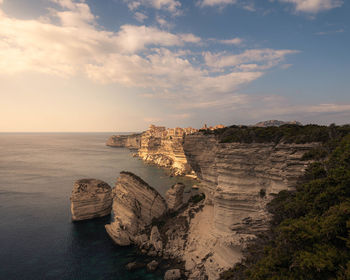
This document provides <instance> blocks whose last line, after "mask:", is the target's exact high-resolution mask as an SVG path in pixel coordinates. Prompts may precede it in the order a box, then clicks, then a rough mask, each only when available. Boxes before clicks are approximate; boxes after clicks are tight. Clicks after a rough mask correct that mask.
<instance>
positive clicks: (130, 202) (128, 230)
mask: <svg viewBox="0 0 350 280" xmlns="http://www.w3.org/2000/svg"><path fill="white" fill-rule="evenodd" d="M113 194H114V200H113V214H114V221H113V222H112V223H111V224H108V225H106V226H105V227H106V230H107V233H108V234H109V236H110V237H111V238H112V239H113V240H114V242H115V243H116V244H118V245H120V246H127V245H130V244H132V243H134V242H135V240H136V237H137V236H138V235H139V233H140V232H141V231H142V230H144V229H145V227H146V226H148V225H150V224H151V223H152V220H153V219H157V218H159V217H161V216H162V215H163V214H164V213H165V212H166V209H167V206H166V202H165V200H164V198H163V197H161V196H160V194H159V193H158V192H157V191H156V190H155V189H154V188H152V187H151V186H149V185H148V184H147V183H146V182H144V181H143V180H142V179H141V178H139V177H137V176H136V175H135V174H133V173H130V172H121V173H120V177H119V178H118V179H117V183H116V186H115V188H114V190H113Z"/></svg>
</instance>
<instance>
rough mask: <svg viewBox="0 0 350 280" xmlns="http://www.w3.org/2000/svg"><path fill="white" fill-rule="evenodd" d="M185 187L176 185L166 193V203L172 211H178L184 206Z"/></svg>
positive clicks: (180, 184) (179, 184)
mask: <svg viewBox="0 0 350 280" xmlns="http://www.w3.org/2000/svg"><path fill="white" fill-rule="evenodd" d="M184 190H185V185H184V184H182V183H176V184H175V185H173V186H172V187H171V188H170V189H169V190H168V191H167V192H166V195H165V196H166V202H167V205H168V209H169V210H170V211H176V210H178V209H179V208H180V207H181V206H182V205H183V195H184Z"/></svg>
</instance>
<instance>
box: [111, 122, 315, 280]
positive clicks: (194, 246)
mask: <svg viewBox="0 0 350 280" xmlns="http://www.w3.org/2000/svg"><path fill="white" fill-rule="evenodd" d="M186 131H187V132H186ZM130 137H131V139H133V140H125V139H128V138H127V136H123V137H122V138H120V139H124V140H120V139H119V140H113V141H114V143H116V144H115V145H116V146H118V147H119V146H122V147H127V145H131V144H130V143H134V144H135V143H136V145H134V144H132V145H131V146H132V147H133V148H134V147H136V146H137V145H138V143H139V149H138V156H139V157H140V158H142V159H143V160H145V161H147V162H152V163H153V164H157V165H159V166H164V167H167V168H170V169H171V170H173V174H174V175H184V174H187V175H188V174H192V175H193V176H195V177H196V178H198V180H199V183H198V185H199V189H200V192H202V193H203V195H197V196H193V197H191V198H190V200H189V201H188V202H186V203H185V202H184V200H183V192H184V186H183V185H182V184H175V185H174V186H172V187H170V188H169V190H168V192H167V193H166V196H165V198H163V197H162V196H161V195H160V194H159V193H158V192H157V191H156V190H155V189H154V188H152V187H151V186H149V185H148V184H147V183H146V182H144V181H143V180H142V179H141V178H139V177H137V176H136V175H134V174H132V173H130V172H122V173H121V175H120V177H119V178H118V180H117V183H116V186H115V188H114V189H113V193H112V196H113V210H112V211H113V215H112V216H113V217H114V220H113V221H112V222H111V223H110V224H109V225H106V230H107V232H108V234H109V235H110V237H111V238H112V240H113V241H114V242H115V243H116V244H118V245H120V246H127V245H135V246H138V247H139V249H140V252H141V253H142V254H144V255H146V256H148V257H150V258H153V260H154V261H156V262H157V263H158V264H159V263H161V260H166V261H167V262H169V263H172V264H174V263H176V264H178V266H177V267H176V269H180V270H179V273H180V277H182V279H199V280H201V279H213V280H214V279H218V278H219V275H220V273H221V272H222V271H224V270H226V269H228V268H230V267H232V266H233V264H234V263H236V262H238V261H239V260H240V259H241V257H242V251H243V250H244V248H245V247H246V246H247V243H248V242H249V241H250V240H252V239H255V238H256V236H257V235H259V233H262V232H263V231H265V230H266V229H267V228H268V225H269V221H270V215H269V213H268V211H267V207H266V205H267V203H268V202H269V201H271V199H272V198H273V197H274V195H275V194H277V193H278V192H280V191H282V190H291V189H293V187H294V186H295V183H296V182H297V180H298V178H299V177H300V176H301V175H302V174H303V173H304V171H305V169H306V167H307V166H308V165H309V163H310V161H307V160H303V155H304V154H305V153H307V152H308V151H310V150H312V149H313V148H314V147H315V146H317V145H318V143H307V144H286V143H279V144H276V143H273V142H266V143H254V142H253V143H221V142H220V141H219V139H218V137H217V136H216V135H215V134H213V133H203V132H200V131H192V130H191V128H188V129H187V130H186V129H182V130H181V129H175V130H170V132H169V129H168V130H167V129H165V128H164V127H155V126H151V127H150V129H149V130H148V131H146V132H144V133H142V134H141V135H139V136H137V137H139V138H137V139H139V142H138V141H136V140H135V139H136V138H135V137H136V136H135V135H132V136H130ZM123 141H124V142H123ZM108 142H110V140H109V141H108ZM126 143H129V144H126ZM204 197H205V199H203V198H204ZM153 260H152V261H153ZM152 261H150V262H149V265H148V266H147V268H148V270H150V271H151V270H153V269H157V267H158V265H156V263H155V262H152ZM168 275H169V277H175V276H176V277H177V275H178V272H177V271H176V272H172V273H170V272H169V273H168ZM168 279H176V278H168Z"/></svg>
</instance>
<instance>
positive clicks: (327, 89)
mask: <svg viewBox="0 0 350 280" xmlns="http://www.w3.org/2000/svg"><path fill="white" fill-rule="evenodd" d="M349 14H350V4H349V2H346V1H342V0H195V1H190V0H187V1H180V0H86V1H81V0H32V1H26V0H0V98H1V101H2V102H1V103H0V118H1V120H2V122H0V131H140V130H144V129H146V128H147V126H148V125H149V124H150V123H155V124H159V125H166V126H167V127H174V126H194V127H201V126H202V125H203V124H204V123H207V124H209V125H215V124H218V123H222V124H225V125H231V124H253V123H255V122H258V121H261V120H266V119H281V120H298V121H301V122H303V123H321V124H329V123H333V122H335V123H338V124H342V123H349V120H350V90H349V89H350V82H349V77H350V56H349V53H348V52H349V49H350V36H349V23H350V17H349Z"/></svg>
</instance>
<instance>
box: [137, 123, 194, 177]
mask: <svg viewBox="0 0 350 280" xmlns="http://www.w3.org/2000/svg"><path fill="white" fill-rule="evenodd" d="M194 131H196V130H194V129H193V128H187V129H182V128H175V129H166V128H165V127H157V126H154V125H151V126H150V129H149V130H147V131H146V132H144V133H143V134H142V136H141V147H140V149H139V152H138V155H139V157H140V158H141V159H143V160H144V161H146V162H149V163H153V164H156V165H158V166H161V167H167V168H170V169H171V170H172V172H173V174H174V175H186V174H191V173H192V169H191V167H190V165H189V164H188V162H187V159H186V156H185V153H184V150H183V140H184V136H185V135H186V134H187V133H192V132H194Z"/></svg>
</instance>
